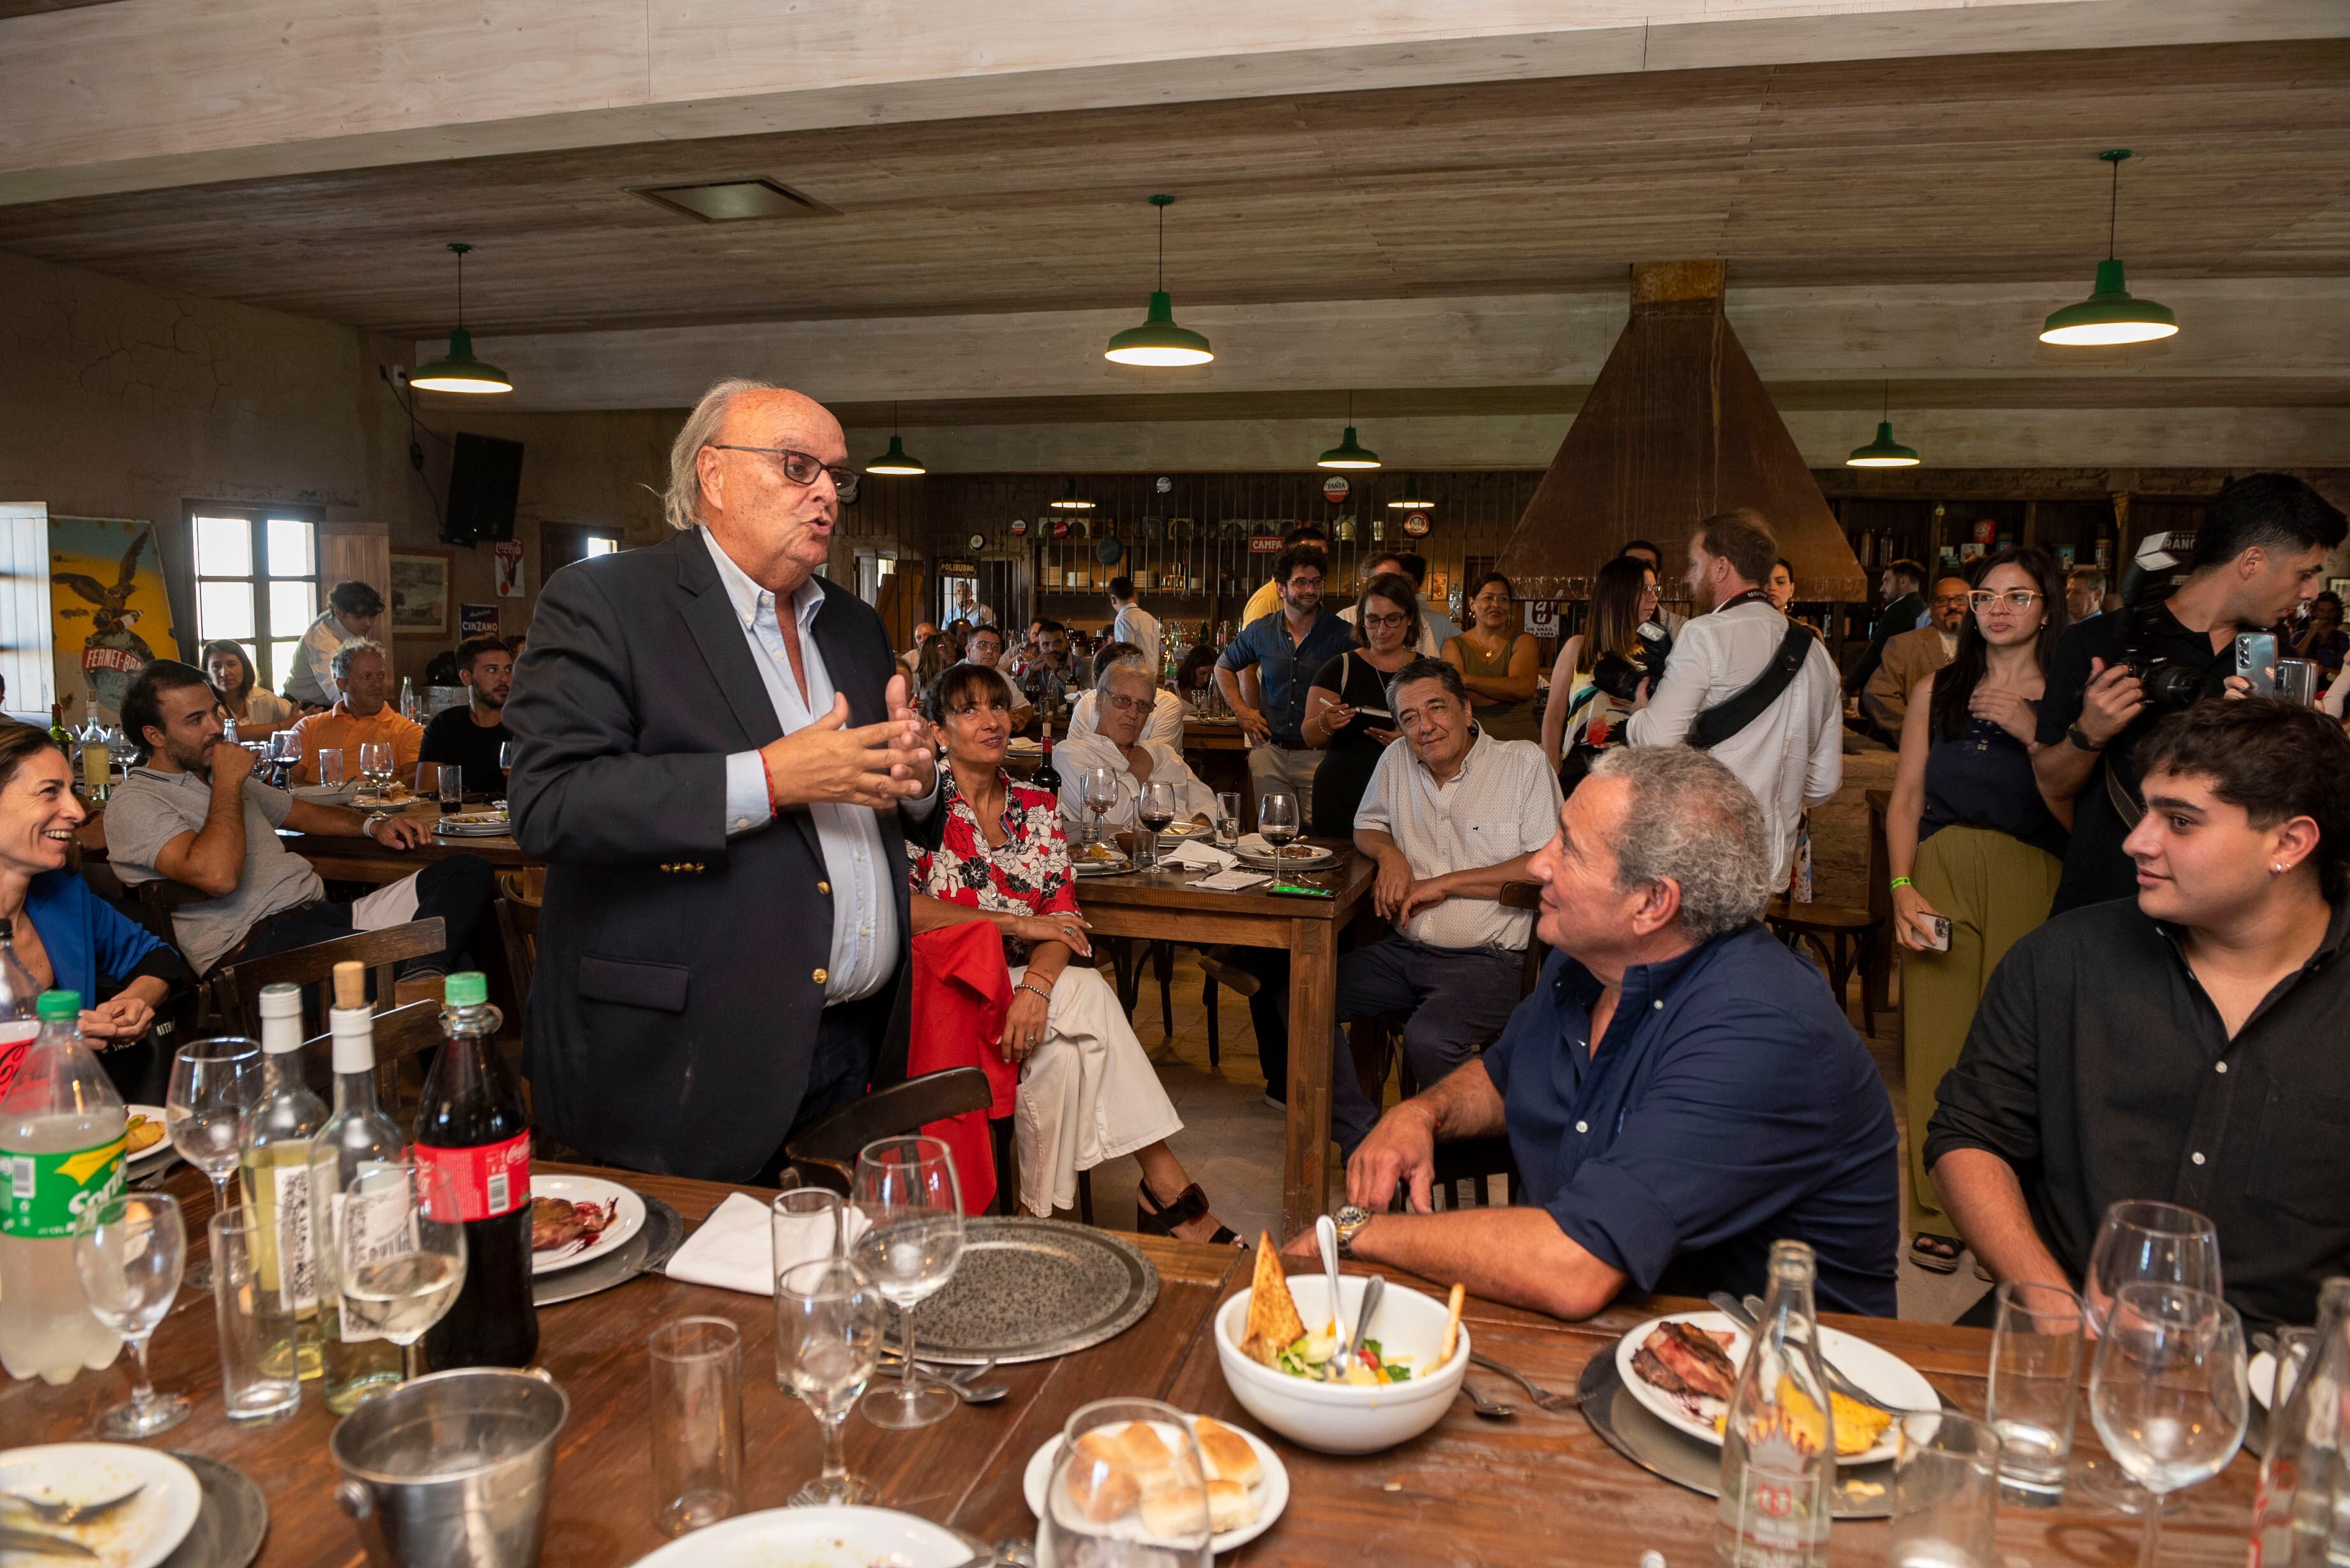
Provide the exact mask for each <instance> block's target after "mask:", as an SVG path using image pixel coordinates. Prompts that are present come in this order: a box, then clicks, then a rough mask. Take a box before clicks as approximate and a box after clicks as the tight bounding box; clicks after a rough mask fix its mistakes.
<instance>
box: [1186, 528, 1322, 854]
mask: <svg viewBox="0 0 2350 1568" xmlns="http://www.w3.org/2000/svg"><path fill="white" fill-rule="evenodd" d="M1329 565H1330V562H1329V557H1328V556H1325V555H1323V553H1322V552H1321V550H1320V549H1318V548H1317V547H1315V545H1291V546H1290V547H1289V548H1287V549H1286V550H1284V551H1283V552H1282V553H1281V554H1280V555H1278V556H1274V562H1273V577H1274V581H1275V582H1277V583H1279V584H1280V585H1281V608H1280V609H1279V610H1278V611H1277V612H1275V613H1274V614H1272V615H1268V616H1264V617H1263V618H1259V619H1256V620H1253V621H1251V622H1249V623H1248V624H1247V625H1246V626H1244V627H1243V628H1241V630H1240V635H1239V636H1237V637H1235V638H1233V639H1232V644H1231V646H1230V647H1228V648H1226V649H1224V651H1223V654H1222V657H1221V658H1219V659H1217V660H1216V686H1217V689H1218V690H1219V691H1222V692H1223V694H1224V702H1225V704H1226V705H1227V706H1228V707H1230V708H1231V709H1232V715H1233V717H1235V718H1237V719H1238V720H1239V721H1240V723H1241V729H1242V730H1243V731H1244V732H1246V733H1247V735H1248V738H1249V742H1250V745H1249V753H1248V762H1249V775H1250V776H1251V777H1252V778H1253V779H1254V780H1255V782H1256V791H1257V798H1258V799H1260V800H1262V799H1263V797H1264V795H1265V793H1266V792H1267V791H1269V790H1286V791H1289V792H1290V793H1292V794H1295V795H1296V796H1297V805H1298V810H1299V811H1300V813H1301V814H1305V815H1311V814H1312V812H1313V809H1314V773H1315V769H1316V768H1318V767H1320V766H1321V765H1322V753H1319V752H1317V751H1315V749H1314V748H1313V747H1312V746H1310V745H1308V744H1307V743H1306V742H1305V694H1306V690H1307V687H1308V685H1309V684H1310V682H1311V681H1312V680H1313V679H1314V677H1315V673H1316V672H1318V671H1319V670H1321V668H1322V667H1323V665H1325V664H1326V663H1327V662H1328V661H1329V660H1330V659H1333V658H1335V657H1336V656H1337V655H1338V654H1340V653H1342V652H1344V651H1345V650H1346V649H1349V648H1351V647H1353V646H1354V643H1355V637H1354V633H1353V631H1352V630H1351V629H1350V628H1348V627H1347V623H1346V622H1345V621H1342V620H1340V619H1339V618H1337V617H1336V616H1335V615H1332V614H1330V613H1329V612H1328V611H1326V610H1325V609H1324V608H1323V607H1322V577H1323V574H1324V573H1325V572H1326V571H1327V570H1328V569H1329ZM1243 670H1256V671H1257V679H1258V680H1259V681H1260V682H1261V684H1262V687H1263V695H1264V706H1263V708H1258V707H1255V706H1253V704H1252V703H1251V702H1250V701H1249V700H1248V697H1247V695H1246V694H1245V693H1244V692H1243V691H1242V689H1241V672H1242V671H1243Z"/></svg>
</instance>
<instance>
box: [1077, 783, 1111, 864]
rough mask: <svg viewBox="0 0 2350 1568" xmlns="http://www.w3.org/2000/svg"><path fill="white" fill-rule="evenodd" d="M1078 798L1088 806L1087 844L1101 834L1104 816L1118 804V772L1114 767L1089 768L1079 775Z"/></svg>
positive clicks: (1089, 844) (1093, 841)
mask: <svg viewBox="0 0 2350 1568" xmlns="http://www.w3.org/2000/svg"><path fill="white" fill-rule="evenodd" d="M1077 791H1078V798H1079V799H1081V800H1083V801H1084V802H1085V806H1086V846H1087V848H1091V847H1092V846H1093V845H1094V843H1095V841H1096V840H1097V839H1098V838H1099V837H1100V836H1101V822H1102V818H1103V817H1105V816H1107V815H1109V814H1110V813H1111V812H1112V811H1113V810H1115V809H1117V806H1118V773H1117V770H1115V769H1113V768H1087V770H1086V771H1085V772H1084V773H1082V774H1078V775H1077Z"/></svg>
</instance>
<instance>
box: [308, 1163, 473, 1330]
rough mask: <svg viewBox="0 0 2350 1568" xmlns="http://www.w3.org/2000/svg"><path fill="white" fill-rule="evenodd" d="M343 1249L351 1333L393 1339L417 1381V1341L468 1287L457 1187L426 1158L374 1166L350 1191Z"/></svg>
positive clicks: (345, 1312)
mask: <svg viewBox="0 0 2350 1568" xmlns="http://www.w3.org/2000/svg"><path fill="white" fill-rule="evenodd" d="M336 1249H337V1253H338V1256H337V1258H336V1264H337V1267H338V1272H339V1274H340V1285H341V1289H342V1294H343V1302H342V1321H343V1323H344V1324H346V1325H347V1326H346V1332H348V1331H349V1330H351V1329H357V1330H359V1331H360V1332H362V1333H370V1334H381V1335H382V1336H383V1337H384V1338H386V1339H388V1340H390V1341H391V1343H392V1344H394V1345H398V1346H400V1358H401V1365H402V1366H403V1369H404V1371H405V1373H406V1376H410V1377H414V1376H417V1373H418V1371H419V1370H420V1368H419V1366H418V1363H417V1355H416V1345H417V1342H418V1341H419V1340H421V1339H422V1338H423V1337H424V1335H425V1333H426V1331H428V1330H429V1329H431V1328H432V1325H433V1324H436V1323H439V1322H440V1321H441V1320H442V1318H443V1317H445V1316H447V1315H448V1313H449V1309H450V1307H452V1305H454V1304H455V1303H456V1300H457V1293H458V1292H459V1291H460V1290H461V1289H463V1287H464V1283H465V1227H464V1226H463V1224H461V1223H460V1222H459V1221H458V1218H457V1190H456V1184H455V1183H454V1182H453V1181H452V1179H450V1176H449V1173H448V1172H447V1171H445V1170H443V1169H442V1168H440V1167H438V1166H434V1165H428V1164H426V1163H424V1162H423V1161H421V1160H417V1159H400V1160H385V1161H383V1162H381V1163H380V1164H377V1165H374V1166H371V1167H369V1168H367V1169H365V1170H363V1171H361V1172H360V1173H359V1177H358V1178H357V1179H354V1180H353V1181H352V1183H351V1184H350V1186H349V1187H348V1188H347V1189H344V1193H343V1211H342V1218H341V1221H340V1223H339V1225H338V1228H337V1231H336Z"/></svg>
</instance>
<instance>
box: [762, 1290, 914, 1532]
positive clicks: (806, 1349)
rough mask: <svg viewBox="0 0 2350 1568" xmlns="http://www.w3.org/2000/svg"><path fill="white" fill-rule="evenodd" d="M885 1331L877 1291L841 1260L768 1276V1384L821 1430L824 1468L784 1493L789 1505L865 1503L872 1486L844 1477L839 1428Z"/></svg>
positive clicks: (845, 1467) (876, 1356)
mask: <svg viewBox="0 0 2350 1568" xmlns="http://www.w3.org/2000/svg"><path fill="white" fill-rule="evenodd" d="M886 1328H887V1324H886V1322H885V1321H884V1318H883V1315H882V1301H881V1295H880V1293H879V1292H878V1291H876V1290H875V1289H874V1288H873V1282H871V1281H870V1280H868V1279H867V1278H866V1277H865V1272H864V1271H863V1270H862V1269H859V1268H858V1266H857V1265H856V1264H855V1263H852V1262H849V1261H848V1260H847V1259H846V1258H816V1259H811V1260H810V1261H809V1262H805V1263H795V1264H794V1265H793V1266H792V1267H790V1268H788V1269H785V1271H784V1272H783V1273H782V1274H781V1275H779V1276H778V1277H777V1278H776V1280H775V1381H776V1383H777V1384H779V1385H780V1386H782V1387H783V1389H784V1391H785V1393H788V1394H792V1395H795V1396H796V1397H798V1398H799V1399H800V1401H801V1402H802V1403H803V1404H805V1405H806V1406H807V1407H808V1408H809V1409H810V1410H811V1411H813V1412H814V1413H815V1415H816V1425H817V1426H819V1427H820V1428H823V1430H824V1470H823V1473H822V1474H820V1475H818V1476H817V1477H816V1479H815V1480H811V1481H809V1482H808V1483H807V1484H806V1486H803V1487H801V1488H800V1489H799V1490H797V1491H795V1492H794V1493H793V1494H792V1501H793V1502H794V1503H795V1504H846V1503H859V1502H870V1501H873V1487H872V1484H871V1483H870V1482H868V1481H867V1480H864V1479H863V1478H861V1477H858V1476H854V1475H851V1474H850V1473H849V1471H848V1465H847V1461H846V1460H845V1459H843V1458H842V1455H841V1451H840V1428H841V1426H842V1424H843V1423H844V1422H846V1421H847V1419H848V1412H849V1411H851V1410H852V1409H854V1408H856V1407H857V1399H858V1396H859V1395H860V1394H862V1393H864V1392H865V1385H866V1384H867V1383H868V1382H869V1381H870V1380H871V1378H872V1376H873V1369H874V1367H875V1366H877V1365H878V1364H879V1360H880V1356H881V1335H882V1334H883V1333H884V1332H885V1330H886Z"/></svg>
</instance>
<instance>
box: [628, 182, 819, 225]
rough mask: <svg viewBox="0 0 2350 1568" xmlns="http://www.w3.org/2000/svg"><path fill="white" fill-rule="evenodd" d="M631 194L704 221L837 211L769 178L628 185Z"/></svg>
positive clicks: (739, 220) (811, 215) (743, 221)
mask: <svg viewBox="0 0 2350 1568" xmlns="http://www.w3.org/2000/svg"><path fill="white" fill-rule="evenodd" d="M626 189H627V190H628V192H629V194H630V195H631V196H642V197H643V198H644V199H645V200H646V201H648V202H660V204H661V205H662V206H664V207H667V208H669V209H670V210H671V211H672V212H678V213H684V214H685V215H686V216H687V217H689V218H694V219H698V220H700V221H701V222H702V223H747V222H749V221H750V220H752V219H754V218H817V217H838V216H839V215H840V214H839V213H837V212H835V211H834V210H833V209H832V208H830V207H827V206H826V205H825V204H824V203H823V202H817V201H813V200H811V199H809V198H808V197H806V196H803V195H801V194H800V193H799V192H797V191H794V190H791V189H788V188H787V187H785V186H782V185H778V184H776V183H775V182H774V181H773V180H764V179H762V180H715V181H711V182H707V183H704V184H699V185H630V186H628V187H627V188H626Z"/></svg>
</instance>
